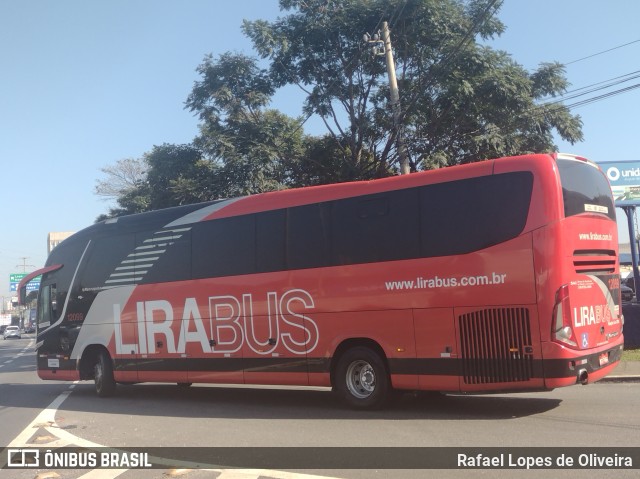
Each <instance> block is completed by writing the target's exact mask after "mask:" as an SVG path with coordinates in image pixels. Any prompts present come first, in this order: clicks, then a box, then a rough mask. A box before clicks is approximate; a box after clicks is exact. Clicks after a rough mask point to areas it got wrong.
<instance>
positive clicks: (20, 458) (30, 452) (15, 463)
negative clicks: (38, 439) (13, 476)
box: [7, 449, 40, 467]
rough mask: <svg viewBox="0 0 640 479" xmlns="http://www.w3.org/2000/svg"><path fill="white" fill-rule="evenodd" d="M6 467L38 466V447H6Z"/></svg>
mask: <svg viewBox="0 0 640 479" xmlns="http://www.w3.org/2000/svg"><path fill="white" fill-rule="evenodd" d="M7 466H8V467H40V451H39V450H38V449H7Z"/></svg>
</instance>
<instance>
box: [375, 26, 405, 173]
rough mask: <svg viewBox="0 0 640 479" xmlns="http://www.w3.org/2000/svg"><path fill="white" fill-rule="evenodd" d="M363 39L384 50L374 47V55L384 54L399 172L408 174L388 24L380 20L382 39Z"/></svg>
mask: <svg viewBox="0 0 640 479" xmlns="http://www.w3.org/2000/svg"><path fill="white" fill-rule="evenodd" d="M364 41H365V42H367V43H375V44H378V45H379V44H382V45H383V46H384V51H383V52H380V51H379V50H377V49H375V48H374V54H375V55H384V57H385V60H386V63H387V76H388V77H389V90H390V94H391V98H390V103H391V111H392V113H393V125H394V127H395V130H396V135H397V136H396V147H397V150H398V157H399V161H400V174H401V175H408V174H409V173H410V172H411V170H410V168H409V158H408V156H407V148H406V146H405V144H404V136H403V134H402V130H403V129H402V109H401V108H400V92H399V91H398V80H397V79H396V64H395V62H394V60H393V50H392V49H391V34H390V32H389V24H388V23H387V22H382V40H380V39H379V35H374V36H373V40H372V39H371V37H370V36H369V34H365V35H364Z"/></svg>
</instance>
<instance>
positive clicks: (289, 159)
mask: <svg viewBox="0 0 640 479" xmlns="http://www.w3.org/2000/svg"><path fill="white" fill-rule="evenodd" d="M198 72H199V73H200V74H201V76H202V80H200V81H198V82H196V83H195V85H194V87H193V90H192V93H191V94H190V95H189V97H188V99H187V102H186V107H187V108H189V109H190V110H191V111H192V112H195V113H197V114H198V116H199V118H200V120H201V122H202V123H201V124H200V134H199V135H198V137H197V138H196V140H195V145H197V147H198V148H200V149H201V150H202V151H203V152H204V153H205V154H206V156H207V158H208V159H209V161H211V162H212V163H213V164H215V165H216V172H215V184H216V188H217V190H216V191H217V195H218V197H222V196H240V195H247V194H253V193H260V192H264V191H272V190H277V189H282V188H286V187H288V186H289V185H290V184H291V178H290V172H291V170H292V168H293V166H294V165H295V163H296V162H297V161H298V160H299V158H300V157H301V155H302V152H303V132H302V127H301V123H300V121H299V120H296V119H293V118H290V117H288V116H286V115H284V114H283V113H281V112H279V111H277V110H273V109H268V108H266V107H267V105H268V104H269V101H270V99H271V95H272V94H273V93H274V89H273V85H272V82H271V81H270V79H269V77H268V75H267V72H266V71H265V70H262V69H260V68H258V66H257V64H256V60H255V59H254V58H250V57H247V56H245V55H240V54H231V53H225V54H223V55H221V56H220V57H219V58H218V59H217V60H215V61H214V59H213V58H212V57H211V56H210V55H209V56H207V57H206V58H205V60H204V62H203V63H202V64H201V65H200V66H199V67H198Z"/></svg>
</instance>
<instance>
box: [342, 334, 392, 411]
mask: <svg viewBox="0 0 640 479" xmlns="http://www.w3.org/2000/svg"><path fill="white" fill-rule="evenodd" d="M335 391H336V392H337V393H338V396H340V397H341V399H342V400H344V401H345V402H346V403H347V404H348V405H349V406H351V407H353V408H356V409H376V408H380V407H382V406H384V405H385V404H386V402H387V400H388V399H389V396H390V392H391V381H390V379H389V373H388V372H387V368H386V365H385V362H384V360H383V359H382V358H381V357H380V355H379V354H377V353H376V352H374V351H372V350H371V349H369V348H367V347H364V346H358V347H355V348H352V349H349V350H348V351H346V352H345V353H344V354H343V355H342V357H341V358H340V360H339V361H338V365H337V367H336V375H335Z"/></svg>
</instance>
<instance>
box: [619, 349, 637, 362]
mask: <svg viewBox="0 0 640 479" xmlns="http://www.w3.org/2000/svg"><path fill="white" fill-rule="evenodd" d="M622 360H623V361H640V348H637V349H625V350H624V351H623V352H622Z"/></svg>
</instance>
